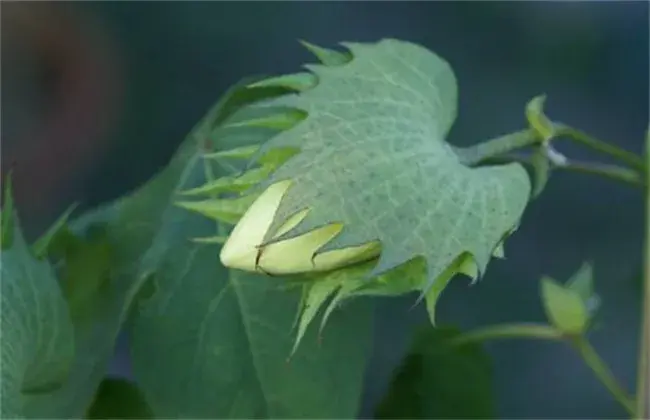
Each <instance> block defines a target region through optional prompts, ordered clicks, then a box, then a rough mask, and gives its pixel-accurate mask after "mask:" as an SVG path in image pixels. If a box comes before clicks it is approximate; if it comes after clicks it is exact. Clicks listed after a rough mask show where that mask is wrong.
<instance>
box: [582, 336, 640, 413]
mask: <svg viewBox="0 0 650 420" xmlns="http://www.w3.org/2000/svg"><path fill="white" fill-rule="evenodd" d="M570 342H571V345H572V347H573V348H574V349H575V350H576V351H577V352H578V354H580V357H582V360H584V362H585V363H586V364H587V366H589V367H590V368H591V370H592V371H593V372H594V374H595V375H596V377H597V378H598V379H599V380H600V382H602V384H603V385H604V386H605V388H607V390H608V391H609V392H610V394H612V396H613V397H614V398H615V399H616V401H618V402H619V403H620V404H621V405H622V406H623V407H624V408H625V410H627V412H628V413H629V414H630V415H632V416H634V414H635V407H634V400H633V399H632V397H630V396H629V395H628V393H627V392H626V391H625V390H624V389H623V387H621V385H620V384H619V383H618V381H617V380H616V378H614V375H613V374H612V372H611V371H610V370H609V367H607V364H606V363H605V361H603V359H601V357H600V356H599V355H598V353H597V352H596V350H595V349H594V348H593V346H592V345H591V343H589V341H588V340H587V339H586V338H585V337H584V336H578V337H575V338H573V339H571V341H570Z"/></svg>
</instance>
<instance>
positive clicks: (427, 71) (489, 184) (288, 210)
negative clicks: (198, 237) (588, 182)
mask: <svg viewBox="0 0 650 420" xmlns="http://www.w3.org/2000/svg"><path fill="white" fill-rule="evenodd" d="M344 45H345V46H346V47H347V48H348V49H349V51H350V53H351V59H349V60H346V61H343V62H341V61H339V62H336V63H331V60H330V61H329V62H330V64H332V65H325V64H322V65H310V66H308V69H309V70H310V71H311V73H313V75H315V79H316V80H317V83H315V85H314V86H313V87H311V88H308V89H305V90H303V91H301V92H299V93H297V94H296V95H292V96H288V97H285V98H283V101H281V103H283V104H285V105H288V106H292V107H295V108H297V109H299V110H302V111H304V112H305V113H306V115H307V117H306V118H305V119H304V121H302V122H300V123H299V124H297V125H296V126H295V127H293V128H291V129H289V130H286V131H283V132H282V133H280V134H279V135H277V136H275V137H273V138H272V139H271V140H270V141H269V142H267V143H266V144H264V146H263V147H262V150H261V151H260V154H263V153H265V152H266V151H268V150H272V149H274V148H278V147H282V148H284V147H295V148H299V149H300V153H299V154H297V155H295V156H294V157H292V158H291V159H289V160H288V161H287V162H286V163H284V164H283V165H282V166H280V167H279V168H278V170H277V171H276V172H274V173H273V174H272V176H271V177H270V178H269V179H268V180H267V181H266V182H265V183H264V184H263V186H266V185H270V184H273V183H275V182H279V181H282V180H287V179H290V180H292V185H291V188H290V189H289V190H288V192H287V193H286V195H285V196H284V198H283V199H282V202H281V203H280V207H279V209H278V211H277V213H276V215H275V218H274V222H273V224H272V225H271V228H270V229H269V231H268V232H267V235H266V239H267V240H268V241H267V243H273V242H279V241H282V240H285V239H288V238H291V237H296V236H299V235H302V234H304V233H306V232H308V231H310V230H313V229H315V228H317V227H320V226H323V225H325V224H329V223H334V222H337V223H343V224H344V226H345V228H344V230H343V231H342V232H341V234H339V235H338V236H337V237H336V238H334V239H333V240H332V241H330V242H329V243H327V244H326V245H324V246H323V247H322V248H321V249H320V250H319V252H326V251H330V250H334V249H340V248H345V247H349V246H354V245H360V244H363V243H367V242H371V241H374V240H379V241H381V245H382V253H381V256H380V258H379V261H378V262H377V264H376V265H375V266H374V267H373V269H372V271H371V273H370V275H369V276H373V275H377V274H381V273H384V272H386V271H388V270H390V269H392V268H394V267H396V266H398V265H401V264H403V263H405V262H407V261H410V260H411V259H413V258H414V257H417V256H422V257H424V258H425V260H426V272H427V279H426V281H424V282H423V284H422V286H421V289H422V290H423V291H427V290H429V289H430V288H431V287H432V286H433V285H434V283H435V281H436V280H437V279H438V278H439V276H440V275H441V274H443V273H444V272H445V270H447V268H448V267H449V266H450V265H452V264H454V262H455V261H456V260H457V259H458V258H459V257H460V256H462V255H469V256H470V257H471V259H472V261H473V262H474V263H475V264H476V266H477V268H478V271H479V273H482V272H484V271H485V268H486V266H487V264H488V262H489V260H490V258H491V256H492V253H493V252H494V250H495V249H496V247H497V246H498V244H499V243H500V242H501V241H502V240H503V238H504V236H506V235H507V234H508V233H510V232H511V231H512V230H513V229H514V228H515V227H516V225H517V224H518V223H519V219H520V217H521V215H522V213H523V211H524V209H525V207H526V205H527V203H528V200H529V196H530V189H531V186H530V180H529V177H528V175H527V173H526V171H525V169H524V168H523V167H522V166H521V165H519V164H516V163H513V164H507V165H501V166H483V167H478V168H472V167H469V166H468V165H466V164H465V163H464V160H463V159H464V157H463V150H462V149H458V148H454V147H452V146H450V145H449V144H448V143H446V142H445V137H446V136H447V134H448V132H449V130H450V129H451V126H452V123H453V121H454V119H455V117H456V106H457V91H456V79H455V77H454V74H453V72H452V70H451V68H450V66H449V65H448V64H447V63H446V62H445V61H444V60H443V59H441V58H440V57H438V56H437V55H435V54H434V53H432V52H430V51H428V50H427V49H425V48H423V47H421V46H418V45H415V44H412V43H409V42H404V41H398V40H392V39H386V40H383V41H380V42H378V43H373V44H359V43H345V44H344ZM321 55H322V52H321ZM281 83H284V82H281ZM305 208H309V209H310V210H309V213H308V215H307V217H306V218H305V219H304V220H303V221H302V222H301V223H300V224H298V226H296V227H295V228H293V229H291V230H289V231H288V232H286V233H285V234H283V235H279V236H275V237H274V235H276V232H277V230H278V229H279V228H280V227H281V226H282V225H284V224H285V223H286V221H287V220H288V219H289V218H290V217H291V216H292V215H293V214H295V213H296V212H298V211H301V210H304V209H305Z"/></svg>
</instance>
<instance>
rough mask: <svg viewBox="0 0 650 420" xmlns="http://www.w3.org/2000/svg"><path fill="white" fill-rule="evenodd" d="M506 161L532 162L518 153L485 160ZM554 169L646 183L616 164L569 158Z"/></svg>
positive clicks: (639, 185) (633, 171)
mask: <svg viewBox="0 0 650 420" xmlns="http://www.w3.org/2000/svg"><path fill="white" fill-rule="evenodd" d="M508 162H520V163H524V164H532V161H531V158H530V157H527V156H520V155H505V156H497V157H493V158H490V159H489V160H487V161H486V163H508ZM554 169H559V170H563V171H571V172H579V173H585V174H591V175H597V176H600V177H603V178H608V179H611V180H614V181H618V182H622V183H624V184H628V185H632V186H634V187H638V188H642V187H643V186H644V185H645V184H646V180H645V179H644V177H643V176H642V175H641V174H640V173H639V172H638V171H635V170H633V169H628V168H624V167H622V166H617V165H609V164H603V163H592V162H582V161H576V160H569V162H568V163H567V164H565V165H560V166H556V167H554Z"/></svg>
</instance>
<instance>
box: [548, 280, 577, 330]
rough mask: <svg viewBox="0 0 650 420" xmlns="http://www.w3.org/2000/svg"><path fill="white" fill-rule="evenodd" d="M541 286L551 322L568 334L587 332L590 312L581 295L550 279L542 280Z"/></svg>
mask: <svg viewBox="0 0 650 420" xmlns="http://www.w3.org/2000/svg"><path fill="white" fill-rule="evenodd" d="M541 286H542V302H543V304H544V309H545V310H546V316H547V317H548V319H549V321H551V323H552V324H553V325H554V326H555V327H556V328H557V329H558V330H560V331H562V332H565V333H567V334H581V333H583V332H585V330H586V328H587V324H588V322H589V312H588V310H587V305H586V304H585V302H584V301H583V300H582V297H581V296H580V294H579V293H578V292H576V291H575V290H572V289H570V288H568V287H564V286H562V285H560V284H558V283H556V282H555V281H554V280H553V279H551V278H548V277H544V278H542V281H541Z"/></svg>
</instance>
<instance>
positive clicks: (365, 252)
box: [220, 181, 381, 275]
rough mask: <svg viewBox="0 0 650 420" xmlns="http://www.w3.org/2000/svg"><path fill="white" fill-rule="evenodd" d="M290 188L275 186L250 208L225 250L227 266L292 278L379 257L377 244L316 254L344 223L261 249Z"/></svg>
mask: <svg viewBox="0 0 650 420" xmlns="http://www.w3.org/2000/svg"><path fill="white" fill-rule="evenodd" d="M290 185H291V181H282V182H278V183H276V184H273V185H271V186H270V187H268V188H267V189H266V190H265V191H264V192H263V193H262V194H261V195H260V196H259V197H258V198H257V199H256V200H255V201H254V202H253V204H252V205H251V206H250V207H249V208H248V210H247V211H246V213H244V215H243V216H242V218H241V219H240V220H239V222H238V223H237V225H236V226H235V228H234V229H233V231H232V233H231V234H230V236H229V237H228V239H227V241H226V243H225V244H224V246H223V248H222V250H221V255H220V258H221V263H222V264H223V265H224V266H226V267H229V268H235V269H239V270H244V271H254V272H261V273H266V274H271V275H288V274H301V273H309V272H322V271H329V270H333V269H336V268H341V267H345V266H348V265H352V264H354V263H358V262H361V261H366V260H369V259H372V258H374V257H376V256H378V255H379V253H380V250H381V247H380V245H379V244H378V243H377V242H370V243H367V244H363V245H359V246H354V247H348V248H342V249H337V250H333V251H327V252H324V253H320V254H316V252H317V251H318V250H319V249H320V248H321V247H322V246H323V245H325V244H326V243H328V242H329V241H331V240H332V239H333V238H334V237H335V236H336V235H338V234H339V232H340V231H341V230H342V229H343V225H342V224H340V223H333V224H329V225H326V226H323V227H320V228H317V229H314V230H312V231H309V232H307V233H305V234H303V235H301V236H298V237H295V238H291V239H287V240H283V241H279V242H275V243H271V244H268V245H264V246H261V244H262V243H263V242H264V238H265V236H266V233H267V231H268V229H269V228H270V227H271V223H272V222H273V218H274V216H275V213H276V212H277V210H278V207H279V206H280V201H281V200H282V197H283V196H284V194H285V193H286V191H287V190H288V189H289V186H290ZM308 211H309V210H308V209H306V210H303V211H301V212H299V213H297V214H295V215H293V216H292V217H290V218H289V219H288V220H287V222H286V223H285V224H284V225H283V226H281V227H280V229H278V231H277V232H276V233H275V234H274V235H273V238H277V237H278V236H280V235H282V234H284V233H286V232H288V231H289V230H291V229H292V228H294V227H295V226H297V225H298V224H299V223H300V222H301V221H302V220H303V219H304V218H305V217H306V216H307V213H308Z"/></svg>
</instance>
